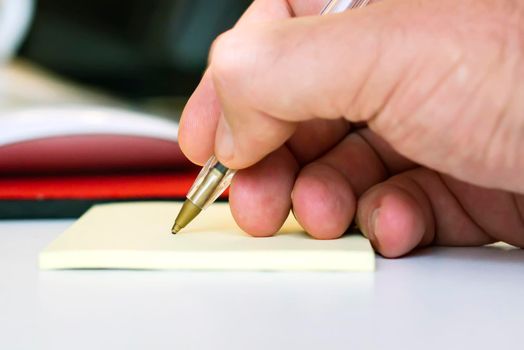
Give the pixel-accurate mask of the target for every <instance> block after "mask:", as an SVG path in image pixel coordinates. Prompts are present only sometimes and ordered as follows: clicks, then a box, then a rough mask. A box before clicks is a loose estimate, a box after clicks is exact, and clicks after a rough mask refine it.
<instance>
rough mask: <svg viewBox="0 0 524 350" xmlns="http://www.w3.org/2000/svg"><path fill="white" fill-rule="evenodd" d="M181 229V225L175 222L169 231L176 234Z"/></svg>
mask: <svg viewBox="0 0 524 350" xmlns="http://www.w3.org/2000/svg"><path fill="white" fill-rule="evenodd" d="M181 229H182V227H180V226H178V225H177V224H175V225H174V226H173V228H172V229H171V233H172V234H174V235H176V234H177V233H178V232H179V231H180V230H181Z"/></svg>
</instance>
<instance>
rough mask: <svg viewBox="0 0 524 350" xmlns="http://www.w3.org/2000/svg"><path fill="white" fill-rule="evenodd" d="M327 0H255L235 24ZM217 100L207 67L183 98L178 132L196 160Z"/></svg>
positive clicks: (204, 148)
mask: <svg viewBox="0 0 524 350" xmlns="http://www.w3.org/2000/svg"><path fill="white" fill-rule="evenodd" d="M326 2H327V0H255V1H254V2H253V4H251V6H250V7H249V8H248V9H247V10H246V12H245V13H244V14H243V15H242V17H241V18H240V20H239V21H238V23H237V24H236V25H235V27H239V26H242V25H243V24H245V23H253V22H260V21H268V20H277V19H284V18H289V17H294V16H306V15H313V14H318V13H319V12H320V11H321V9H322V7H323V6H324V5H325V3H326ZM220 113H221V109H220V104H219V102H218V98H217V95H216V92H215V88H214V86H213V82H212V79H211V74H210V73H209V70H208V71H206V72H205V74H204V76H203V77H202V80H201V82H200V84H199V85H198V87H197V88H196V90H195V92H194V93H193V95H192V96H191V98H190V99H189V101H188V102H187V105H186V107H185V108H184V112H183V113H182V118H181V120H180V127H179V132H178V142H179V144H180V147H181V149H182V151H183V152H184V154H185V155H186V156H187V157H188V158H189V159H190V160H191V161H192V162H194V163H196V164H204V163H205V162H206V161H207V159H208V158H209V157H210V156H211V154H212V153H213V149H214V142H215V134H216V128H217V122H218V118H219V115H220Z"/></svg>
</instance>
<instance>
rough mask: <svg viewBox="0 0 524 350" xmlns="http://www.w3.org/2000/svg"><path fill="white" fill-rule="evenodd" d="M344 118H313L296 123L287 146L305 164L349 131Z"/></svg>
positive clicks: (333, 144)
mask: <svg viewBox="0 0 524 350" xmlns="http://www.w3.org/2000/svg"><path fill="white" fill-rule="evenodd" d="M349 130H350V124H349V123H348V122H346V121H345V120H342V119H339V120H323V119H313V120H309V121H307V122H302V123H299V124H298V125H297V129H296V130H295V133H294V134H293V136H292V137H291V138H290V139H289V141H288V142H287V147H288V148H289V149H290V151H291V152H292V153H293V155H294V156H295V158H296V159H297V161H298V162H299V164H307V163H309V162H311V161H313V160H315V159H317V158H318V157H320V156H321V155H323V154H324V153H325V152H327V151H329V150H330V149H331V148H333V146H335V145H336V144H337V143H339V142H340V141H341V140H342V139H343V138H344V137H345V136H346V135H347V134H348V132H349Z"/></svg>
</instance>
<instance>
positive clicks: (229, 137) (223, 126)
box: [215, 115, 235, 160]
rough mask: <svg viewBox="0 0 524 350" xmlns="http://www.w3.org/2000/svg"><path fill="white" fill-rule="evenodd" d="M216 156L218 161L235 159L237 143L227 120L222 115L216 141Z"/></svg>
mask: <svg viewBox="0 0 524 350" xmlns="http://www.w3.org/2000/svg"><path fill="white" fill-rule="evenodd" d="M215 142H216V143H215V155H216V156H217V157H218V159H221V160H228V159H231V158H233V153H234V151H235V143H234V140H233V134H232V133H231V128H230V127H229V124H228V123H227V120H226V118H225V117H224V116H223V115H222V116H221V117H220V120H219V121H218V127H217V134H216V141H215Z"/></svg>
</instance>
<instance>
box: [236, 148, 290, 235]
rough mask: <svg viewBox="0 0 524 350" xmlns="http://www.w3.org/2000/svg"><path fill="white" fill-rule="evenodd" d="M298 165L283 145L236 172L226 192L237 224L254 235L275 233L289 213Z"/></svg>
mask: <svg viewBox="0 0 524 350" xmlns="http://www.w3.org/2000/svg"><path fill="white" fill-rule="evenodd" d="M297 171H298V165H297V163H296V161H295V160H294V158H293V155H292V154H291V153H290V152H289V150H287V149H286V148H285V147H282V148H281V149H279V150H277V151H276V152H274V153H272V154H270V155H269V156H267V157H266V158H264V159H263V160H262V161H260V162H259V163H257V164H256V165H254V166H252V167H251V168H247V169H244V170H241V171H239V172H238V173H237V174H236V175H235V177H234V178H233V183H232V184H231V188H230V192H229V203H230V206H231V212H232V214H233V217H234V218H235V220H236V222H237V224H238V225H239V226H240V228H242V229H243V230H244V231H246V232H248V233H250V234H251V235H253V236H270V235H272V234H274V233H275V232H277V231H278V230H279V229H280V227H281V226H282V224H283V223H284V221H285V220H286V218H287V217H288V215H289V210H290V208H291V189H292V188H293V183H294V180H295V176H296V172H297Z"/></svg>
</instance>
